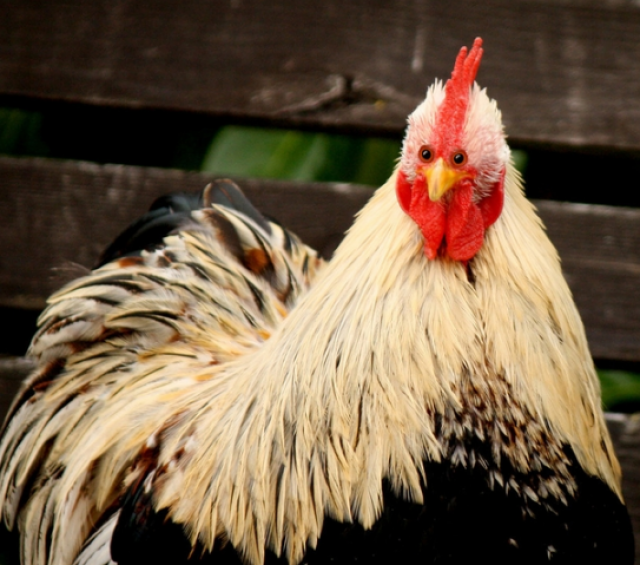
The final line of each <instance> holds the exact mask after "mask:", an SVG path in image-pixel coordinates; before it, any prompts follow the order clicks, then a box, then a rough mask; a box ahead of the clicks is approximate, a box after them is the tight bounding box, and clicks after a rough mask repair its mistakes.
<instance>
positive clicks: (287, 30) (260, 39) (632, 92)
mask: <svg viewBox="0 0 640 565" xmlns="http://www.w3.org/2000/svg"><path fill="white" fill-rule="evenodd" d="M0 12H1V13H2V18H0V95H2V94H4V95H10V96H14V97H17V100H18V101H26V100H29V99H34V98H35V99H38V98H40V99H49V100H65V101H72V102H83V103H89V104H100V105H111V106H120V107H134V108H138V107H146V108H163V109H174V110H186V111H189V112H192V111H196V112H204V113H208V114H212V115H218V116H226V117H232V118H236V119H259V120H268V121H272V122H274V121H275V122H279V123H285V122H286V123H287V124H288V125H291V124H305V125H312V126H322V127H333V128H341V129H351V130H359V131H363V130H364V131H378V132H393V133H398V132H399V131H400V130H401V129H403V127H404V123H405V119H406V116H407V114H408V112H409V111H411V110H412V109H413V107H414V106H415V105H416V103H417V102H418V101H419V100H420V99H421V98H422V96H423V94H424V91H425V89H426V87H427V86H428V85H429V84H430V83H431V82H432V81H433V79H434V77H440V78H447V77H448V76H449V73H450V71H451V67H452V63H453V60H454V57H455V55H456V53H457V51H458V49H459V48H460V47H461V46H462V45H469V44H470V43H471V42H472V41H473V39H474V37H476V36H482V37H483V38H484V39H485V47H486V53H485V58H484V62H483V66H482V68H481V70H480V75H479V81H480V83H481V84H482V85H483V86H486V87H488V89H489V93H490V94H491V95H492V96H493V97H495V98H496V99H497V100H499V101H500V106H501V108H502V111H503V114H504V121H505V125H506V127H507V131H509V133H510V136H511V139H512V140H513V141H514V142H516V143H519V144H523V143H552V144H561V145H570V146H585V145H590V146H607V147H609V148H610V149H611V148H618V149H627V150H628V149H631V150H638V149H640V105H639V104H638V103H637V102H638V92H640V71H639V70H638V68H639V67H638V64H637V61H638V60H640V42H639V41H638V40H637V38H638V32H639V30H640V4H638V3H637V2H634V1H633V0H618V1H615V2H599V1H597V0H579V1H574V2H567V1H565V0H546V1H543V2H533V1H531V0H485V1H484V2H475V1H473V0H452V1H450V2H438V1H437V0H422V1H420V2H416V1H415V0H393V1H387V0H352V1H351V2H342V1H340V0H310V1H308V2H287V1H286V0H273V1H270V2H264V1H262V0H230V1H224V2H223V1H222V0H157V1H154V2H135V1H132V0H95V1H93V2H82V1H81V0H70V1H68V2H64V3H62V2H41V1H40V0H22V1H21V2H14V1H13V0H1V1H0ZM14 100H16V99H14Z"/></svg>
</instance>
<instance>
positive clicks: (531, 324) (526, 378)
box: [0, 42, 633, 565]
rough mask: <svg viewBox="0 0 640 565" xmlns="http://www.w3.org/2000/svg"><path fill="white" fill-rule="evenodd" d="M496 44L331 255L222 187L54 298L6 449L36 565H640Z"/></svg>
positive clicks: (1, 483)
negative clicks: (499, 80) (483, 67)
mask: <svg viewBox="0 0 640 565" xmlns="http://www.w3.org/2000/svg"><path fill="white" fill-rule="evenodd" d="M480 55H481V50H480V45H479V43H478V42H476V45H475V46H474V49H473V50H472V51H471V53H470V54H469V56H468V57H467V53H466V51H464V50H463V52H462V53H461V56H460V57H459V60H458V62H457V63H456V70H454V75H453V77H452V79H451V81H449V83H447V86H445V87H443V86H442V85H441V84H439V83H436V85H434V86H433V87H432V88H431V89H430V91H429V93H428V95H427V99H426V101H425V102H424V103H423V104H422V105H421V106H420V107H419V108H418V109H417V110H416V112H415V113H414V115H413V116H412V117H411V118H410V122H409V130H408V132H407V138H406V140H405V146H404V149H403V158H402V159H401V162H400V164H399V167H398V169H397V170H396V172H395V173H394V174H393V175H392V177H391V179H390V180H389V181H388V182H387V183H386V184H385V185H384V186H382V187H381V188H380V189H379V190H378V191H377V192H376V194H375V195H374V196H373V197H372V199H371V201H370V202H369V203H368V204H367V205H366V206H365V208H364V209H363V210H362V211H361V213H360V214H359V216H358V218H357V219H356V221H355V223H354V225H353V226H352V228H351V230H350V231H349V232H348V234H347V236H346V237H345V239H344V241H343V243H342V244H341V245H340V247H339V248H338V250H337V251H336V254H335V256H334V258H333V259H332V260H331V262H330V263H328V264H326V265H325V264H324V263H323V262H322V261H320V260H319V259H318V258H317V256H316V254H315V252H314V251H313V250H311V249H309V248H307V247H305V246H304V245H303V244H301V243H300V242H299V241H298V239H297V238H296V237H295V236H293V235H292V234H290V233H289V232H287V231H286V230H284V229H283V228H281V227H279V226H278V225H276V224H274V223H272V222H268V221H267V220H265V219H264V218H263V217H262V216H261V215H260V214H259V212H257V211H256V210H254V209H253V208H252V206H251V205H250V203H248V201H247V200H246V199H245V198H244V196H243V195H242V194H241V193H240V192H239V191H238V190H237V189H236V188H235V187H234V186H233V185H231V184H229V183H221V184H219V185H218V186H216V187H214V188H213V189H210V190H209V191H208V192H207V193H206V195H205V198H204V204H203V206H202V207H201V208H198V209H195V210H193V211H190V210H189V209H188V208H189V207H187V209H186V210H183V211H182V212H180V213H179V214H178V213H175V211H173V212H172V211H167V213H156V214H155V215H153V214H152V216H150V217H149V218H147V220H146V221H145V222H143V223H142V224H139V225H138V226H137V227H136V228H135V229H134V232H130V233H129V235H132V234H133V235H132V237H131V238H130V240H129V241H124V240H123V239H122V238H121V240H120V241H119V245H121V246H122V247H123V248H124V249H125V251H126V253H127V254H125V255H121V256H118V252H117V249H116V251H115V252H114V253H115V255H114V254H110V255H109V256H108V259H110V260H109V261H107V262H106V264H104V265H103V266H102V267H100V268H99V269H96V270H94V271H93V272H92V273H90V274H89V275H87V276H86V277H83V278H81V279H79V280H78V281H75V282H73V283H71V284H70V285H68V286H67V287H65V288H64V289H62V290H61V291H60V292H59V293H57V294H56V295H54V296H53V297H52V298H51V299H50V303H49V306H48V308H47V310H46V311H45V312H44V313H43V315H42V317H41V320H40V329H39V332H38V334H37V335H36V337H35V338H34V341H33V344H32V347H31V354H32V355H33V356H34V357H35V358H36V359H37V361H38V368H37V369H36V371H35V372H34V373H33V375H31V377H30V378H29V379H28V380H27V382H26V383H25V385H24V387H23V390H22V392H21V394H20V395H19V397H18V399H17V400H16V402H15V403H14V407H13V410H12V415H11V416H10V418H9V419H8V420H7V423H6V426H5V431H4V436H3V439H2V442H1V443H0V460H1V461H2V465H1V467H0V500H1V501H2V506H1V507H2V515H3V518H4V521H5V523H6V524H7V525H8V526H9V527H10V528H13V527H14V526H15V525H17V526H18V528H19V529H20V531H21V547H22V549H21V552H22V556H23V561H24V563H25V565H27V564H29V565H31V564H35V563H50V564H52V565H53V564H60V565H66V564H71V563H81V564H87V565H98V564H107V563H110V562H111V561H112V560H113V561H115V562H118V563H120V564H125V563H140V562H167V563H180V562H186V561H188V560H198V559H203V560H211V562H215V563H239V562H241V561H244V562H245V563H250V564H252V565H259V564H261V563H263V562H267V563H275V562H278V563H279V562H283V563H290V564H297V563H301V562H304V563H330V562H335V563H354V562H356V561H359V562H366V563H387V562H389V561H391V560H401V561H404V562H420V563H448V564H453V563H467V562H470V561H471V560H472V559H473V560H474V561H479V562H480V561H484V560H486V561H487V562H492V563H515V562H517V563H531V564H538V563H547V562H550V563H578V562H579V563H632V561H633V540H632V535H631V529H630V524H629V518H628V515H627V512H626V508H625V506H624V504H623V502H622V498H621V492H620V469H619V466H618V463H617V461H616V458H615V455H614V453H613V449H612V445H611V441H610V438H609V435H608V432H607V429H606V426H605V423H604V419H603V414H602V411H601V408H600V397H599V384H598V380H597V376H596V373H595V370H594V367H593V363H592V361H591V358H590V355H589V351H588V347H587V343H586V339H585V335H584V330H583V326H582V323H581V321H580V318H579V315H578V313H577V310H576V308H575V306H574V304H573V301H572V298H571V295H570V291H569V289H568V287H567V285H566V283H565V281H564V279H563V277H562V273H561V270H560V265H559V261H558V257H557V254H556V252H555V250H554V248H553V247H552V245H551V244H550V242H549V240H548V239H547V237H546V235H545V233H544V230H543V227H542V225H541V222H540V221H539V219H538V217H537V216H536V214H535V212H534V209H533V207H532V205H531V204H530V203H528V202H527V200H526V199H525V198H524V195H523V193H522V188H521V182H520V178H519V176H518V174H517V172H516V171H515V170H514V169H513V167H512V165H511V163H510V160H509V152H508V148H507V146H506V143H505V142H504V134H502V126H501V122H500V115H499V112H498V111H497V108H496V106H495V103H493V102H491V101H490V100H489V99H488V97H487V96H486V93H485V92H484V91H482V90H480V89H479V88H478V87H477V86H473V85H472V84H473V79H474V77H475V70H477V65H478V64H479V60H480ZM469 65H471V66H473V65H475V68H471V67H470V66H469ZM456 73H457V74H456ZM461 76H462V77H463V78H464V81H463V83H464V84H466V91H465V92H466V94H464V93H463V95H462V96H458V97H457V98H455V97H454V96H453V95H454V94H455V92H453V90H454V88H453V87H456V88H458V87H457V86H456V85H457V84H458V83H460V80H461V79H460V77H461ZM456 77H458V78H456ZM456 81H457V82H456ZM450 84H452V85H453V86H452V87H449V85H450ZM459 90H460V92H463V90H464V89H462V88H459ZM456 96H457V95H456ZM465 96H466V97H467V98H468V99H465V98H464V97H465ZM454 98H455V100H454ZM451 100H454V102H456V100H457V101H458V102H456V103H453V102H451ZM447 108H451V109H447ZM443 124H445V125H446V126H447V127H446V128H444V130H446V131H445V132H444V133H443ZM451 124H453V125H451ZM456 124H457V125H456ZM454 126H455V127H454ZM449 146H452V147H454V146H455V147H454V153H453V157H451V159H452V161H451V162H448V161H447V159H448V157H447V156H446V154H445V153H446V151H448V149H447V148H448V147H449ZM463 146H464V147H463ZM484 152H488V153H489V156H488V157H487V158H486V159H485V158H484ZM458 154H462V155H463V159H460V160H459V161H460V162H459V163H458V158H457V155H458ZM443 155H444V156H443ZM456 167H458V168H456ZM434 171H435V172H434ZM150 226H151V227H150ZM434 226H435V227H434ZM136 230H138V231H137V232H136ZM167 232H170V233H169V235H166V237H157V235H158V234H161V235H165V234H166V233H167ZM150 234H153V238H151V239H153V243H155V245H154V246H153V247H151V248H150V247H149V245H147V244H148V243H149V242H148V241H146V239H149V237H150ZM125 239H126V238H125ZM142 241H145V242H146V243H145V247H147V250H146V251H141V250H140V249H141V247H142V243H141V242H142ZM116 248H117V246H116ZM136 251H138V252H136Z"/></svg>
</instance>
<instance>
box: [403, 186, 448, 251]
mask: <svg viewBox="0 0 640 565" xmlns="http://www.w3.org/2000/svg"><path fill="white" fill-rule="evenodd" d="M409 215H410V216H411V217H412V218H413V221H414V222H415V223H416V224H418V227H419V228H420V231H421V232H422V237H423V238H424V253H425V255H426V256H427V257H428V258H429V259H435V258H436V257H437V256H438V250H439V249H440V245H441V244H442V238H443V237H444V230H445V227H446V225H447V214H446V211H445V208H444V206H443V205H442V203H441V202H432V201H431V199H430V198H429V193H428V191H427V182H426V179H425V178H424V176H423V175H418V176H417V177H416V180H415V182H414V183H413V191H412V193H411V204H410V207H409Z"/></svg>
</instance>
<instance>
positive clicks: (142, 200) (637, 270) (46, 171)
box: [0, 157, 640, 361]
mask: <svg viewBox="0 0 640 565" xmlns="http://www.w3.org/2000/svg"><path fill="white" fill-rule="evenodd" d="M211 180H213V177H212V176H211V175H208V174H203V173H192V172H184V171H176V170H164V169H153V168H141V167H129V166H119V165H118V166H116V165H95V164H90V163H78V162H61V161H52V160H46V159H16V158H9V157H1V158H0V186H2V187H3V189H2V191H0V209H1V210H3V216H4V218H5V220H4V222H2V223H1V224H0V247H1V248H2V249H3V253H2V256H1V257H0V305H3V306H12V307H27V308H41V307H42V305H43V304H44V300H45V298H46V296H47V295H48V294H50V293H51V292H52V291H53V290H55V289H56V288H58V287H60V286H61V285H62V284H63V283H64V282H66V280H69V279H71V278H73V277H75V276H77V275H78V274H79V273H81V272H82V270H83V269H86V268H87V267H91V266H92V265H93V264H94V263H95V260H96V258H97V257H98V256H99V254H100V252H101V250H102V249H103V248H104V247H105V246H106V245H107V244H108V243H109V242H110V241H111V240H112V239H113V238H114V237H115V236H116V235H117V234H118V233H119V232H120V231H121V230H122V229H123V228H124V227H125V226H126V225H128V223H129V222H131V221H132V220H133V219H135V218H136V217H137V216H139V215H140V214H141V213H143V212H144V211H145V210H147V209H148V207H149V204H150V203H151V202H152V201H153V200H154V199H155V198H156V197H157V196H159V195H162V194H165V193H167V192H170V191H175V190H185V191H197V190H200V189H201V188H202V187H204V186H205V185H206V184H207V183H208V182H210V181H211ZM241 185H242V187H243V189H244V190H245V191H246V193H247V195H248V196H249V197H250V198H251V199H252V201H253V202H254V203H255V204H256V206H257V207H258V208H260V209H261V210H262V211H263V212H265V213H266V214H269V215H271V216H273V217H276V218H278V220H279V221H281V222H282V223H283V224H284V225H286V226H288V227H289V228H291V229H292V230H293V231H295V232H296V233H298V234H299V235H300V236H301V237H302V239H303V240H304V241H306V242H307V243H309V244H310V245H312V246H314V247H315V248H317V249H319V250H322V251H323V252H324V253H325V254H328V253H330V252H331V250H332V249H333V248H334V247H335V245H337V243H338V242H339V241H340V239H341V238H342V234H343V233H344V231H345V230H346V229H347V228H348V227H349V226H350V225H351V223H352V219H353V215H354V214H355V213H356V212H357V211H358V210H359V209H360V208H361V207H362V205H363V204H364V203H365V202H366V201H367V199H368V198H369V196H370V194H371V189H368V188H365V187H361V186H353V185H344V184H304V183H287V182H277V181H264V180H262V181H261V180H249V179H246V180H242V181H241ZM537 204H538V207H539V210H540V214H541V216H542V218H543V219H544V221H545V223H546V225H547V228H548V232H549V235H550V237H551V239H552V240H553V241H554V243H555V244H556V246H557V247H558V250H559V252H560V255H561V257H562V259H563V268H564V270H565V274H566V276H567V279H568V281H569V284H570V286H571V288H572V290H573V292H574V295H575V298H576V302H577V304H578V307H579V308H580V311H581V313H582V316H583V319H584V321H585V325H586V328H587V335H588V337H589V342H590V345H591V348H592V352H593V355H594V356H595V357H598V358H604V359H618V360H629V361H640V347H638V343H640V298H639V297H638V293H637V289H638V288H640V210H635V209H627V208H613V207H607V206H593V205H582V204H568V203H558V202H550V201H538V202H537Z"/></svg>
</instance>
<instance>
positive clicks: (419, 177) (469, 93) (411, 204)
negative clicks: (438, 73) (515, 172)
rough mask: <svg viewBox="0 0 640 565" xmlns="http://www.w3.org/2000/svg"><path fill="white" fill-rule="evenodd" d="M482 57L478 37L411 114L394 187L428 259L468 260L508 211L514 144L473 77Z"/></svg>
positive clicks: (490, 102) (483, 91)
mask: <svg viewBox="0 0 640 565" xmlns="http://www.w3.org/2000/svg"><path fill="white" fill-rule="evenodd" d="M481 58H482V40H481V39H480V38H477V39H476V40H475V42H474V43H473V47H472V49H471V51H470V52H469V53H467V48H466V47H463V48H462V49H461V50H460V53H459V54H458V58H457V59H456V63H455V67H454V69H453V73H452V74H451V78H450V79H449V80H448V81H447V83H446V84H445V85H444V86H442V83H441V82H440V81H437V82H436V83H435V84H434V85H433V86H431V88H429V90H428V92H427V97H426V99H425V100H424V102H422V104H420V105H419V106H418V107H417V108H416V110H415V111H414V112H413V114H411V115H410V116H409V125H408V128H407V133H406V136H405V140H404V144H403V148H402V156H401V159H400V167H399V172H398V177H397V185H396V192H397V196H398V202H399V203H400V206H401V207H402V209H403V210H404V211H405V212H406V213H407V214H408V215H409V216H410V217H411V218H412V219H413V221H414V222H415V223H416V224H417V225H418V227H419V228H420V231H421V232H422V236H423V238H424V252H425V255H426V256H427V257H428V258H429V259H435V258H436V257H438V256H445V257H449V258H451V259H453V260H456V261H463V262H464V261H469V260H470V259H472V258H473V257H474V256H475V255H476V253H477V252H478V251H479V250H480V248H481V247H482V243H483V241H484V234H485V231H486V230H487V228H488V227H489V226H491V224H493V223H494V222H495V221H496V220H497V219H498V217H499V216H500V212H501V211H502V204H503V200H504V178H505V172H506V167H507V163H508V161H509V148H508V146H507V143H506V140H505V135H504V131H503V128H502V119H501V116H500V112H499V110H498V108H497V106H496V103H495V101H493V100H491V99H490V98H489V97H488V96H487V93H486V91H485V90H481V89H480V87H479V86H478V85H477V84H475V83H474V80H475V77H476V73H477V71H478V67H479V66H480V59H481Z"/></svg>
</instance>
